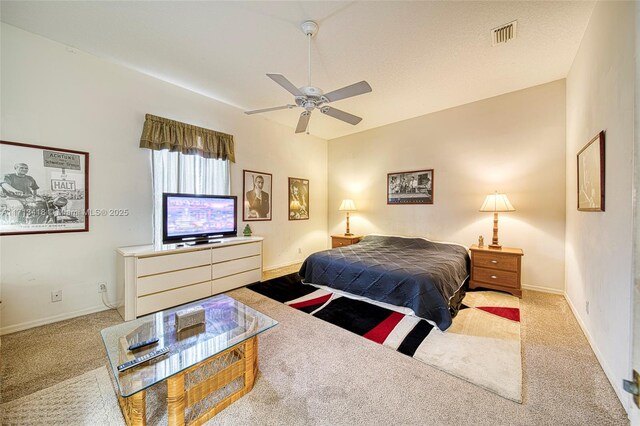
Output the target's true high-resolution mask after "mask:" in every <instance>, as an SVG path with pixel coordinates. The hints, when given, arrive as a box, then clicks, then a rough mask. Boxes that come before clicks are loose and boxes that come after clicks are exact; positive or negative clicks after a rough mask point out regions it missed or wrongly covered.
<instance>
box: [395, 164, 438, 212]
mask: <svg viewBox="0 0 640 426" xmlns="http://www.w3.org/2000/svg"><path fill="white" fill-rule="evenodd" d="M387 204H433V169H429V170H416V171H411V172H398V173H388V174H387Z"/></svg>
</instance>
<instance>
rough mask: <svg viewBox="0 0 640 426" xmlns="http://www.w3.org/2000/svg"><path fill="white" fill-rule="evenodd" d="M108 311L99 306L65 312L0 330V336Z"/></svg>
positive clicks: (104, 307)
mask: <svg viewBox="0 0 640 426" xmlns="http://www.w3.org/2000/svg"><path fill="white" fill-rule="evenodd" d="M108 309H109V308H107V307H106V306H104V305H100V306H94V307H92V308H86V309H80V310H79V311H73V312H65V313H64V314H59V315H53V316H50V317H47V318H41V319H37V320H34V321H27V322H23V323H20V324H13V325H9V326H6V327H2V328H0V336H4V335H5V334H10V333H15V332H17V331H22V330H27V329H29V328H33V327H38V326H41V325H46V324H51V323H54V322H58V321H63V320H66V319H71V318H75V317H80V316H82V315H88V314H94V313H96V312H100V311H106V310H108Z"/></svg>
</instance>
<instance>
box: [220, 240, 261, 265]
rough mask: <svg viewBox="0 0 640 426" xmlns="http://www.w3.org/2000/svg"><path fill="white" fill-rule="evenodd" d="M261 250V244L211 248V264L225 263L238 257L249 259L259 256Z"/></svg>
mask: <svg viewBox="0 0 640 426" xmlns="http://www.w3.org/2000/svg"><path fill="white" fill-rule="evenodd" d="M261 249H262V244H261V243H259V242H257V243H247V244H238V245H237V246H229V247H220V248H213V249H212V253H213V257H212V259H213V263H218V262H226V261H227V260H231V259H238V258H240V257H249V256H256V255H258V254H260V251H261Z"/></svg>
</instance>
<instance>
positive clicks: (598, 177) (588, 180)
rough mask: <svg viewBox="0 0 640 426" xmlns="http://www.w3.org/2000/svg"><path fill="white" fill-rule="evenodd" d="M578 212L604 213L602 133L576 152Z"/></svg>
mask: <svg viewBox="0 0 640 426" xmlns="http://www.w3.org/2000/svg"><path fill="white" fill-rule="evenodd" d="M578 210H580V211H583V212H603V211H604V132H600V133H598V135H597V136H595V137H594V138H593V139H591V140H590V141H589V143H588V144H586V145H585V147H584V148H582V149H581V150H580V152H578Z"/></svg>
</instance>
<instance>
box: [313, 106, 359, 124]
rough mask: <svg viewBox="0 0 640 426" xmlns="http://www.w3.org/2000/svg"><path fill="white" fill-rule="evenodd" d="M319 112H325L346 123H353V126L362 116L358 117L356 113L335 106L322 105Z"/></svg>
mask: <svg viewBox="0 0 640 426" xmlns="http://www.w3.org/2000/svg"><path fill="white" fill-rule="evenodd" d="M320 112H321V113H323V114H327V115H329V116H331V117H333V118H337V119H338V120H342V121H344V122H346V123H349V124H353V125H354V126H355V125H356V124H358V123H359V122H361V121H362V118H360V117H358V116H357V115H353V114H349V113H348V112H344V111H342V110H339V109H336V108H331V107H330V106H326V107H323V108H322V109H321V110H320Z"/></svg>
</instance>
